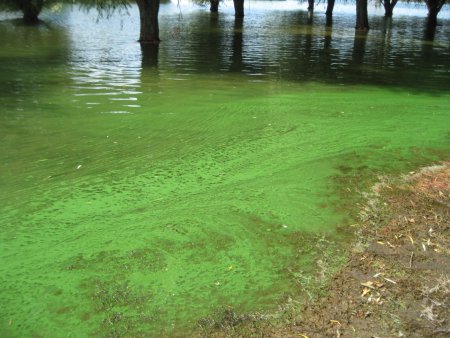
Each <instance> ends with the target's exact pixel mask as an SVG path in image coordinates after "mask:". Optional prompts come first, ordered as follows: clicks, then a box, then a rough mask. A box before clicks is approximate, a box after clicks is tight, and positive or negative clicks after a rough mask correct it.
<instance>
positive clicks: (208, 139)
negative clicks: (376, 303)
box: [0, 1, 450, 337]
mask: <svg viewBox="0 0 450 338" xmlns="http://www.w3.org/2000/svg"><path fill="white" fill-rule="evenodd" d="M323 6H324V5H319V6H317V8H316V13H315V14H314V17H313V18H312V22H311V20H310V18H308V16H307V13H306V11H305V9H306V4H298V3H296V2H288V1H286V2H256V1H255V2H253V1H252V2H249V4H247V5H246V17H245V18H244V20H243V22H236V21H235V20H234V16H233V10H232V5H231V4H229V3H226V4H224V5H222V9H221V13H220V14H219V16H218V17H212V16H211V15H210V14H209V12H208V10H207V9H205V8H203V9H202V8H199V7H195V6H191V5H189V4H182V5H181V6H180V7H177V5H176V4H164V5H162V6H161V12H160V13H161V14H160V25H161V39H162V40H163V42H162V44H161V46H160V47H159V49H155V48H152V47H143V48H142V47H141V46H140V45H139V43H137V42H136V40H137V37H138V15H137V11H136V8H134V7H132V8H130V9H129V15H128V14H126V13H115V14H114V15H112V17H111V18H110V19H109V20H106V19H101V18H98V15H97V13H94V12H89V13H88V12H84V11H79V10H77V9H76V8H61V9H60V10H59V11H57V12H46V13H44V14H43V16H42V17H43V19H44V21H45V24H43V25H40V26H39V27H24V26H21V25H20V24H18V23H17V22H15V21H13V20H10V19H8V18H9V16H4V18H5V20H2V21H0V45H1V49H0V60H1V62H0V144H1V150H0V187H1V189H0V191H1V192H0V212H1V213H0V227H1V232H0V233H1V235H0V249H1V250H0V255H1V256H0V259H1V262H2V264H1V268H0V269H1V274H0V278H1V285H2V290H1V291H0V295H1V298H2V304H3V305H2V308H1V310H0V314H1V316H0V317H1V318H2V322H1V323H0V335H3V336H17V337H21V336H30V335H33V334H34V335H42V336H58V337H60V336H61V337H62V336H86V335H89V334H93V335H96V336H97V335H98V336H103V335H108V334H109V335H113V334H116V335H118V336H127V335H128V336H130V335H137V334H139V333H145V334H149V335H154V336H160V335H164V334H166V335H176V334H180V332H182V334H185V333H186V332H189V331H186V330H190V329H192V328H194V327H195V325H196V322H197V320H198V319H199V318H201V317H204V316H208V315H210V314H211V313H213V312H214V311H216V310H217V309H218V308H223V307H232V308H233V309H234V310H236V311H238V312H242V311H273V310H276V308H277V305H278V304H279V303H281V302H283V301H284V300H285V299H286V297H287V296H288V295H295V294H297V293H298V292H301V291H302V290H307V289H308V287H310V286H311V285H310V284H311V283H312V281H314V277H313V276H314V275H315V274H316V273H317V271H318V269H319V268H320V267H318V265H317V260H319V259H320V260H321V261H322V263H321V264H322V265H321V266H323V265H324V264H325V266H329V267H331V266H333V264H335V263H336V260H339V257H340V252H339V251H338V250H339V248H340V247H341V246H342V245H344V246H345V244H346V240H347V238H348V236H347V234H348V232H349V231H348V230H345V229H348V226H349V225H350V224H352V223H355V220H354V219H353V218H352V217H351V216H350V214H351V208H352V207H353V208H354V205H353V206H350V207H349V206H348V205H347V204H348V203H347V202H348V201H355V200H357V199H358V196H359V193H358V189H360V188H362V184H361V182H365V181H368V182H370V181H373V180H374V179H376V175H377V174H386V173H388V174H389V173H394V174H395V173H399V172H402V171H405V170H411V169H413V168H415V167H417V166H419V165H424V164H429V163H431V162H432V161H434V160H438V159H440V158H445V157H448V150H449V127H448V126H449V125H450V108H449V107H450V105H449V104H450V96H449V93H450V92H449V89H450V81H449V80H450V76H449V75H450V44H449V41H450V24H449V23H450V21H449V20H450V19H449V16H448V13H445V12H443V13H442V14H443V15H442V18H441V19H440V26H438V29H437V31H436V33H435V35H434V39H433V40H424V36H425V26H424V23H425V12H424V11H423V10H418V9H417V8H415V7H408V6H406V7H405V5H404V7H399V8H397V9H396V10H395V13H394V18H393V19H392V21H385V20H384V19H383V18H382V12H381V11H378V12H377V13H378V14H379V15H378V14H377V15H373V16H371V17H370V23H371V30H370V31H369V32H368V34H367V36H360V35H357V34H355V31H354V29H353V27H354V14H353V8H352V6H350V5H339V6H337V7H336V10H335V15H334V24H333V26H332V27H327V26H326V25H325V16H324V8H323ZM346 201H347V202H346ZM342 229H344V230H342ZM318 238H319V239H320V240H319V241H318V240H317V239H318ZM333 243H334V244H333ZM182 334H181V335H182Z"/></svg>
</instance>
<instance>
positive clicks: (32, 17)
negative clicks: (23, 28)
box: [19, 0, 44, 25]
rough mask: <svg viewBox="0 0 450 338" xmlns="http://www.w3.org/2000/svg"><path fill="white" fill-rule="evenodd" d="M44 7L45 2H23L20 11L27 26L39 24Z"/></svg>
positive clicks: (27, 0) (29, 0) (26, 0)
mask: <svg viewBox="0 0 450 338" xmlns="http://www.w3.org/2000/svg"><path fill="white" fill-rule="evenodd" d="M43 5H44V1H43V0H35V1H33V0H21V1H20V2H19V9H20V10H21V11H22V13H23V21H24V22H25V23H26V24H31V25H32V24H36V23H38V22H39V13H41V10H42V7H43Z"/></svg>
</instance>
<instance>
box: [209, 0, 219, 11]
mask: <svg viewBox="0 0 450 338" xmlns="http://www.w3.org/2000/svg"><path fill="white" fill-rule="evenodd" d="M209 4H210V7H209V10H210V11H211V12H213V13H217V12H218V11H219V0H210V1H209Z"/></svg>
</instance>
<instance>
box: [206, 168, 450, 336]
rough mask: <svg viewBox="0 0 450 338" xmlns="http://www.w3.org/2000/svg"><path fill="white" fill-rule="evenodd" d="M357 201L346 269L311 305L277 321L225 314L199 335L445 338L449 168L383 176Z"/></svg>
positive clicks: (448, 324) (449, 280)
mask: <svg viewBox="0 0 450 338" xmlns="http://www.w3.org/2000/svg"><path fill="white" fill-rule="evenodd" d="M364 198H365V206H364V207H363V208H361V209H360V215H359V218H360V221H359V222H358V223H357V224H355V225H354V226H355V228H356V229H355V239H354V241H353V243H352V244H351V245H350V246H349V249H348V250H349V252H348V257H347V260H346V263H345V264H344V265H343V266H342V267H340V268H339V269H337V271H336V272H332V273H331V274H330V275H331V278H329V279H327V282H325V283H324V285H323V287H320V295H319V296H318V297H317V298H316V299H312V300H307V297H305V298H304V299H301V300H298V301H297V300H294V302H296V303H297V306H296V307H295V308H294V309H288V310H286V309H281V312H284V315H283V316H282V319H281V320H280V318H279V317H278V318H276V319H274V317H271V316H260V317H258V316H254V315H246V316H239V315H237V314H235V313H233V312H232V311H230V313H228V317H227V313H226V311H225V312H224V314H223V315H222V316H223V318H222V320H223V321H224V322H223V323H220V322H216V323H215V328H214V329H213V330H208V331H203V332H202V334H200V336H201V337H303V338H313V337H447V336H448V335H449V334H450V321H449V312H448V309H449V307H450V162H442V163H441V164H440V165H435V166H430V167H425V168H422V169H420V170H418V171H416V172H410V173H408V174H407V175H403V176H401V177H393V178H392V177H383V178H381V179H380V181H379V182H378V183H377V184H375V185H374V186H373V187H372V189H371V191H370V192H368V193H366V194H365V195H364ZM299 304H300V306H299Z"/></svg>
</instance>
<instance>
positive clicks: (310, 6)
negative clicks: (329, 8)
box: [308, 0, 314, 12]
mask: <svg viewBox="0 0 450 338" xmlns="http://www.w3.org/2000/svg"><path fill="white" fill-rule="evenodd" d="M308 11H309V12H312V11H314V0H308Z"/></svg>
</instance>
